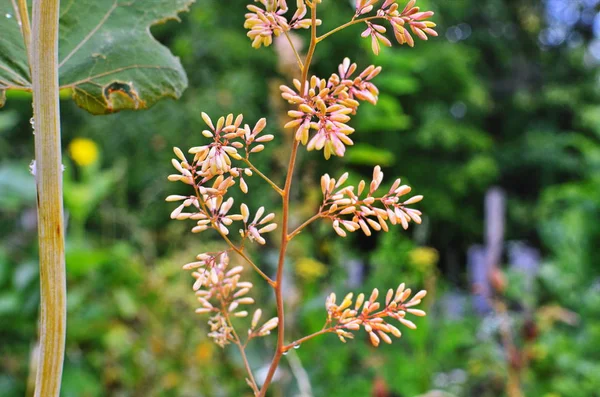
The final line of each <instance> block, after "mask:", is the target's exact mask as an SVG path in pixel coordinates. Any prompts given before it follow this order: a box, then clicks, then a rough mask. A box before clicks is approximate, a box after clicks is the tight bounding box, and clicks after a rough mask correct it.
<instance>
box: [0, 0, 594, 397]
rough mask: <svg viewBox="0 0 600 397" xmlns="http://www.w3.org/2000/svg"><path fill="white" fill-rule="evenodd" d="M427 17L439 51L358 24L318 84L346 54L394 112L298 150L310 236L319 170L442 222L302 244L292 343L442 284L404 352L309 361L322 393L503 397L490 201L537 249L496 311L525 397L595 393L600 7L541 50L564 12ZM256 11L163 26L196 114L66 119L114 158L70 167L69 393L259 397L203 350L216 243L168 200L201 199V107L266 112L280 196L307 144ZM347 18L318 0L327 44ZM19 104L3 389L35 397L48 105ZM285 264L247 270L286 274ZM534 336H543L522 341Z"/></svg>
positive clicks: (317, 228)
mask: <svg viewBox="0 0 600 397" xmlns="http://www.w3.org/2000/svg"><path fill="white" fill-rule="evenodd" d="M419 2H420V3H422V4H423V7H424V8H428V7H431V8H432V9H433V10H434V11H436V17H435V20H436V21H437V22H438V31H439V32H440V37H439V38H432V39H430V40H429V41H428V42H418V43H417V44H416V47H415V48H414V49H410V48H407V47H402V48H398V47H396V48H393V49H387V48H386V49H384V51H383V52H382V54H381V55H380V56H379V57H375V56H373V55H371V54H370V52H369V48H368V47H369V43H368V40H362V39H361V38H360V35H359V34H360V31H361V29H360V28H359V27H352V28H349V29H347V30H346V31H343V32H341V33H338V34H336V35H333V36H332V37H331V39H328V40H327V41H325V42H323V44H322V45H320V46H319V48H318V50H317V53H316V57H315V62H316V63H315V67H314V73H315V74H317V75H320V76H328V75H329V74H331V73H332V72H333V71H335V70H336V67H337V65H338V64H339V62H340V61H341V60H342V59H343V58H344V57H345V56H348V57H350V58H351V59H352V60H353V61H356V62H358V64H359V67H364V66H367V65H368V64H370V63H374V64H377V65H381V66H382V67H383V72H382V74H381V75H380V76H378V78H377V80H376V83H377V84H378V87H379V89H380V91H381V96H380V102H379V105H378V106H377V107H373V106H371V105H368V104H365V105H362V106H361V108H360V109H359V112H358V115H357V117H356V118H355V119H354V120H353V126H354V127H356V133H355V135H354V137H353V139H354V140H355V142H356V145H355V146H354V147H351V148H349V149H348V152H347V156H346V157H345V158H344V159H338V158H335V159H333V160H331V161H329V162H325V161H324V160H323V159H322V156H321V155H320V154H319V153H310V154H308V155H307V154H305V153H303V154H301V157H300V164H299V168H300V170H301V172H298V175H297V179H296V180H297V181H298V185H297V186H298V188H297V189H295V191H294V192H293V193H294V198H295V199H297V204H296V206H295V209H294V212H293V214H292V222H294V223H300V222H302V221H303V220H304V219H306V218H308V217H310V216H311V215H312V214H313V213H314V211H315V210H316V208H317V207H318V205H319V201H320V189H319V187H318V183H317V182H318V179H319V177H320V175H321V174H323V173H325V172H328V173H330V175H335V176H337V175H340V174H341V173H342V172H344V170H347V171H350V173H351V176H350V179H349V183H357V182H358V181H359V180H360V179H361V178H369V177H370V174H371V172H372V167H373V166H374V165H375V164H381V165H382V167H383V170H384V172H385V174H386V177H387V178H389V179H386V181H387V183H390V182H391V181H392V180H393V178H394V177H396V176H399V177H402V178H403V181H404V182H406V183H409V184H411V186H413V188H414V191H415V192H417V193H418V194H424V195H425V197H426V199H425V200H424V201H423V202H422V203H420V207H419V208H420V209H422V210H423V212H424V214H425V215H426V216H425V217H424V223H423V225H421V226H419V227H415V228H414V229H411V230H410V231H409V232H404V231H402V230H393V231H390V232H389V233H388V234H378V235H375V236H372V237H369V238H365V237H364V236H360V235H359V234H358V233H356V234H354V235H351V236H349V237H348V238H346V239H337V238H334V236H335V235H334V233H333V231H332V230H331V228H330V225H327V224H324V223H321V224H314V225H312V226H311V227H310V229H309V230H307V232H304V233H302V234H300V235H299V236H298V237H297V239H296V240H294V242H293V244H291V246H290V247H289V257H288V268H287V269H286V283H288V286H289V288H286V300H287V302H288V306H287V313H288V317H287V321H288V323H289V328H288V329H289V339H290V340H292V339H295V338H297V337H301V336H303V335H306V334H308V333H310V332H314V331H317V330H319V329H320V328H321V327H322V325H323V322H324V320H325V310H324V301H325V297H326V295H327V294H328V293H329V292H331V291H334V292H336V293H337V294H338V296H339V295H342V294H345V293H346V292H349V291H354V292H356V293H358V292H367V291H370V289H372V288H375V287H377V288H379V289H380V290H385V289H387V288H393V287H396V286H397V284H398V283H399V282H402V281H404V282H406V283H407V284H409V285H410V287H411V288H413V290H416V289H420V288H427V289H428V290H429V291H430V293H429V296H428V299H427V300H426V301H425V302H426V306H427V311H428V313H429V315H428V316H427V317H426V318H421V319H417V321H416V322H417V325H418V327H419V328H418V330H416V331H410V330H404V332H403V333H404V335H403V337H402V339H400V340H398V341H395V342H394V344H393V345H391V346H382V347H380V348H378V349H374V348H372V347H371V346H370V344H369V342H368V340H367V337H366V335H364V334H363V333H358V334H357V338H356V339H355V340H352V341H349V342H348V343H347V344H342V343H340V342H339V341H338V340H337V338H336V337H335V336H333V335H326V336H323V337H321V338H319V339H315V340H313V341H311V342H308V343H305V344H303V345H302V346H301V348H300V349H298V350H297V351H295V353H294V354H297V356H298V358H299V359H300V361H301V363H302V364H303V366H304V369H305V370H306V371H307V373H308V375H309V378H310V381H311V386H312V389H313V394H314V396H369V395H374V390H375V389H377V388H379V389H378V390H381V388H383V389H385V390H387V391H386V393H387V394H379V395H378V396H380V395H381V396H386V397H387V396H390V397H391V396H402V397H409V396H417V395H427V394H426V393H430V392H431V391H433V390H438V391H440V392H441V391H444V392H446V394H444V395H445V396H490V397H491V396H505V395H506V394H505V390H506V384H507V381H508V375H507V374H508V371H509V366H510V364H509V360H508V357H507V355H508V354H507V352H506V350H505V348H504V347H503V345H502V343H501V341H500V339H501V338H500V327H499V316H498V315H497V314H494V313H491V314H488V315H485V316H480V315H476V314H475V312H474V310H473V308H472V306H471V299H470V298H471V290H470V285H469V280H468V276H467V271H466V253H467V250H468V249H469V247H471V246H473V245H474V244H479V243H481V242H482V241H483V240H484V220H483V198H484V195H485V193H486V191H487V190H488V189H489V188H490V187H491V186H494V185H495V186H500V187H502V189H503V190H504V191H505V192H506V195H507V198H508V206H507V225H506V236H505V237H506V239H507V240H519V241H524V242H527V243H528V244H529V245H531V246H534V247H536V248H537V249H538V250H539V251H540V252H541V255H542V263H541V267H540V269H539V272H538V274H537V275H536V276H535V278H534V282H533V288H532V289H531V290H528V289H526V288H525V286H524V285H523V282H524V281H523V280H524V279H525V277H524V276H523V274H521V273H519V272H518V271H516V270H514V269H513V268H512V267H510V266H507V269H509V270H507V271H506V279H507V280H508V286H507V290H506V292H505V295H504V296H503V297H502V299H503V301H504V302H505V303H506V304H507V307H508V313H507V314H508V317H509V318H510V319H511V329H512V331H513V333H514V338H515V344H516V345H517V347H518V348H519V349H520V351H522V352H524V354H526V356H527V363H526V365H524V366H523V369H522V371H521V383H522V388H523V392H524V394H525V395H527V396H544V397H556V396H565V397H566V396H569V397H571V396H575V397H579V396H582V397H587V396H597V395H598V390H600V367H599V364H598V363H599V362H600V351H598V349H596V348H595V346H597V345H599V344H600V309H599V308H600V301H599V300H600V298H599V296H600V294H598V292H599V291H600V277H599V276H600V274H599V273H600V263H599V257H598V255H597V252H596V251H597V246H598V241H600V223H599V222H598V220H599V219H600V177H599V175H600V174H599V173H598V171H599V168H600V144H599V138H600V106H599V105H598V103H600V101H599V99H600V95H599V90H598V77H599V76H598V68H597V63H595V62H597V61H594V60H593V59H592V58H591V55H590V51H589V48H590V47H589V46H590V45H591V44H593V41H594V40H595V39H594V37H593V33H592V27H591V26H590V23H589V21H588V22H585V21H584V19H583V15H584V14H583V11H585V10H584V9H583V8H582V9H581V11H582V14H581V15H582V19H581V21H580V22H578V23H576V24H574V25H572V26H571V25H570V26H569V27H568V28H569V32H568V33H569V34H576V36H573V37H578V38H579V39H578V40H579V41H577V40H575V39H573V40H571V41H569V40H566V41H565V42H563V43H556V44H555V45H548V44H544V41H543V40H542V37H544V34H545V32H546V31H547V29H550V27H551V23H552V20H551V19H550V18H549V17H548V10H547V7H549V5H548V4H550V3H551V2H542V1H537V0H524V1H519V2H512V1H501V0H481V1H475V0H464V1H457V2H448V1H443V0H428V1H424V0H419ZM246 3H248V1H245V0H232V1H227V2H223V1H216V0H198V2H197V4H196V5H195V6H194V7H193V8H192V9H191V11H190V13H189V14H187V15H184V16H183V21H182V23H181V24H177V23H174V22H170V23H168V24H166V25H162V26H159V27H156V28H153V33H154V34H155V35H156V36H157V37H158V38H159V40H160V41H161V42H163V43H164V44H166V45H168V46H169V47H170V48H171V49H172V50H173V52H174V53H175V54H176V55H177V56H179V57H180V58H181V61H182V63H183V65H184V67H185V69H186V71H187V73H188V76H189V80H190V88H189V89H188V90H187V91H186V92H185V94H184V95H183V97H182V99H181V100H180V101H178V102H175V101H164V102H161V103H159V104H157V105H156V106H155V107H154V108H152V109H151V110H149V111H144V112H129V113H119V114H115V115H110V116H106V117H92V116H89V115H88V114H86V113H85V112H83V111H82V110H80V109H78V108H77V107H76V106H75V105H74V104H72V103H71V102H69V101H64V102H62V103H61V105H62V115H63V120H62V121H63V135H64V148H65V154H68V150H67V148H68V145H69V143H70V142H72V141H73V139H74V138H76V137H86V138H89V139H91V140H93V141H94V142H96V144H97V145H98V148H99V151H100V154H101V156H100V159H99V160H98V162H97V163H94V164H92V165H89V166H79V165H77V164H76V163H75V162H73V161H71V160H70V159H68V158H69V157H68V156H66V159H65V165H66V167H67V169H66V171H65V202H66V205H67V214H68V223H69V228H68V236H67V237H68V238H67V266H68V274H69V278H68V289H69V301H68V311H69V328H68V336H67V358H66V365H65V376H64V391H63V395H64V396H104V395H110V396H208V397H211V396H216V397H219V396H246V395H249V393H248V389H247V387H246V386H245V384H244V381H243V378H244V371H243V369H242V366H241V362H240V359H239V357H238V356H237V354H236V352H235V351H234V350H233V349H226V350H221V349H220V348H218V347H216V346H214V345H212V344H211V343H210V342H209V341H208V339H207V337H206V333H207V327H206V324H205V318H203V317H200V316H197V315H195V314H194V308H195V300H194V295H193V293H192V291H191V288H190V286H191V278H190V277H189V275H188V274H186V272H184V271H182V270H181V265H182V264H184V263H187V262H189V261H190V260H192V259H193V258H194V256H195V255H196V254H198V253H200V252H204V251H207V250H208V249H209V248H210V247H220V245H219V244H220V243H219V242H218V240H217V239H216V238H215V237H214V236H210V235H209V234H202V235H201V236H200V237H198V236H196V235H191V234H190V233H189V231H188V225H187V224H184V223H183V222H172V221H169V213H170V211H171V206H170V205H168V204H166V203H164V198H165V197H166V196H167V195H169V194H177V193H182V192H184V187H181V186H177V185H174V184H170V183H167V182H166V176H167V175H168V174H169V173H171V168H172V167H171V164H170V158H171V157H172V152H171V148H172V147H173V146H179V147H181V148H187V147H191V146H196V145H197V144H198V143H199V142H202V141H203V138H202V136H201V135H200V134H199V132H200V131H201V130H202V129H203V123H202V119H201V117H200V112H201V111H205V112H207V113H208V114H209V115H211V116H219V115H221V114H227V113H229V112H232V113H236V114H237V113H243V114H244V118H245V120H246V121H247V122H248V123H249V124H253V123H254V122H255V121H256V120H258V119H259V118H260V117H267V119H268V121H269V124H268V126H267V130H268V133H273V134H275V135H276V139H275V141H274V142H272V145H270V146H268V147H267V149H266V150H265V152H264V153H262V154H261V156H257V157H256V158H257V159H259V160H258V162H257V164H256V165H257V166H258V167H259V168H260V169H262V170H263V171H265V172H266V173H268V174H269V175H272V176H273V179H274V180H276V181H281V180H282V179H283V175H282V172H284V171H283V169H284V167H285V165H286V156H287V149H286V148H287V147H288V143H289V139H290V135H289V131H282V129H281V128H280V127H281V125H282V124H283V123H282V121H283V120H284V119H283V118H282V115H284V111H285V110H286V107H285V104H283V103H282V102H281V101H280V98H279V94H278V89H277V87H278V86H279V85H280V84H285V83H286V82H288V81H289V79H290V77H291V76H293V75H294V72H293V71H292V70H290V69H289V67H286V66H285V65H284V64H282V63H280V62H279V58H278V55H277V52H276V51H274V49H273V48H268V49H261V50H259V51H257V50H254V49H252V48H251V47H250V42H249V40H248V39H247V37H246V36H245V31H244V29H243V28H242V25H243V20H244V17H243V15H244V12H245V11H244V6H245V5H246ZM588 3H589V4H591V3H593V2H588ZM578 4H579V3H578ZM581 4H582V5H581V7H583V4H584V3H583V2H582V3H581ZM592 11H593V15H596V13H597V12H596V11H594V10H592ZM586 12H589V10H588V11H586ZM351 14H352V9H351V7H349V6H348V2H346V1H342V2H333V1H324V2H323V4H322V9H321V11H320V16H321V17H322V18H323V20H324V26H323V29H328V28H333V27H335V26H337V25H339V24H341V23H344V22H345V21H346V20H347V19H348V18H350V17H351ZM302 35H303V36H302V37H304V38H305V37H306V36H305V32H302ZM568 37H571V36H568ZM9 99H10V101H8V102H7V106H6V108H5V109H3V110H2V112H1V113H0V159H1V160H0V216H1V219H2V222H0V241H1V244H0V342H1V343H0V390H1V391H2V395H3V396H4V395H6V396H22V395H24V394H26V393H27V390H28V387H27V379H28V373H29V369H28V366H29V361H30V360H29V358H30V354H31V351H32V349H33V348H34V346H35V340H36V335H37V329H36V319H37V314H38V313H37V306H38V302H39V292H38V275H37V263H36V240H35V238H36V224H35V192H34V182H33V177H32V176H31V175H29V174H28V172H27V165H28V163H29V161H30V159H31V158H32V157H33V154H32V150H33V147H32V136H31V128H30V125H29V117H30V112H31V107H30V103H29V101H30V97H28V96H26V95H15V96H14V97H11V98H9ZM248 182H249V185H250V192H251V193H250V194H249V195H248V196H246V197H245V198H244V200H245V202H246V203H247V204H248V205H249V206H250V208H256V207H258V206H260V205H265V206H267V207H271V208H276V206H278V205H279V202H278V197H277V195H276V194H274V193H271V192H269V193H264V194H263V193H262V192H264V191H265V190H261V189H265V188H266V187H265V185H264V184H262V183H261V181H260V180H259V179H258V178H256V177H253V178H250V180H249V181H248ZM256 192H260V193H258V194H253V193H256ZM274 248H275V247H274V246H267V247H266V248H265V249H264V250H261V251H256V252H253V253H252V254H253V256H255V257H256V258H257V260H259V261H260V263H261V265H262V266H263V267H264V268H265V269H266V270H267V271H268V272H272V271H273V266H274V261H275V259H274V258H275V257H276V252H275V251H274ZM506 262H507V265H511V263H509V262H510V260H509V259H507V260H506ZM259 282H260V281H259V280H256V283H257V284H258V283H259ZM255 290H258V288H255ZM254 294H255V295H256V296H255V297H256V298H257V300H258V301H260V302H266V303H265V304H264V305H263V309H265V310H266V311H271V310H272V309H273V297H272V296H271V293H270V291H269V290H268V289H267V288H266V287H265V288H264V289H262V290H261V292H259V291H255V292H254ZM241 323H242V324H243V321H242V322H241ZM531 327H533V328H534V329H535V337H531V335H529V336H527V335H524V330H527V329H529V328H531ZM530 333H531V332H530ZM525 334H526V333H525ZM273 345H274V341H273V340H272V339H268V340H265V341H263V342H260V343H256V344H253V345H251V346H250V347H249V351H248V354H249V356H250V360H251V362H252V363H253V366H254V369H255V370H256V373H257V376H258V377H259V378H260V374H261V373H262V374H263V376H264V371H265V365H266V364H267V363H268V362H269V360H270V357H271V353H272V349H273ZM279 377H280V378H279V379H280V381H279V382H278V383H277V384H275V385H274V387H273V393H272V395H273V396H295V395H297V394H298V386H297V384H298V382H297V380H296V379H295V374H294V371H293V370H292V368H291V367H290V365H289V363H288V361H287V360H283V364H282V370H281V374H280V375H279ZM430 395H433V394H430Z"/></svg>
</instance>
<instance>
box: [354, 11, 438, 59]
mask: <svg viewBox="0 0 600 397" xmlns="http://www.w3.org/2000/svg"><path fill="white" fill-rule="evenodd" d="M379 1H380V0H356V13H355V18H358V17H359V16H363V15H366V14H368V13H370V12H371V11H373V9H374V7H375V6H376V5H377V3H379ZM397 1H398V0H385V1H384V2H383V4H382V5H381V7H380V8H379V9H378V10H377V12H376V16H377V17H380V18H382V19H384V20H387V21H388V22H389V23H390V25H391V26H392V30H393V31H394V36H395V37H396V40H397V41H398V43H400V44H408V45H409V46H411V47H413V46H414V45H415V41H414V39H413V37H412V35H411V34H410V32H409V31H408V29H407V28H406V27H407V26H408V27H410V30H411V31H412V32H413V33H414V34H415V35H416V36H417V37H418V38H420V39H421V40H427V39H428V35H429V36H437V35H438V34H437V32H436V31H435V30H434V29H433V28H434V27H435V26H436V25H435V23H434V22H431V21H426V19H427V18H429V17H431V16H433V11H421V10H420V9H419V7H416V6H415V4H416V3H417V0H410V1H409V2H408V4H407V5H406V6H405V7H404V9H403V10H402V11H400V7H399V5H398V3H397ZM365 24H366V25H367V28H366V29H365V31H363V33H362V37H371V48H372V49H373V52H374V53H375V55H378V54H379V51H380V44H383V45H385V46H387V47H391V46H392V43H391V42H390V40H388V38H387V37H385V35H384V33H385V32H386V28H385V27H384V26H383V25H379V24H376V23H373V22H371V21H370V20H369V21H365Z"/></svg>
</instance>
